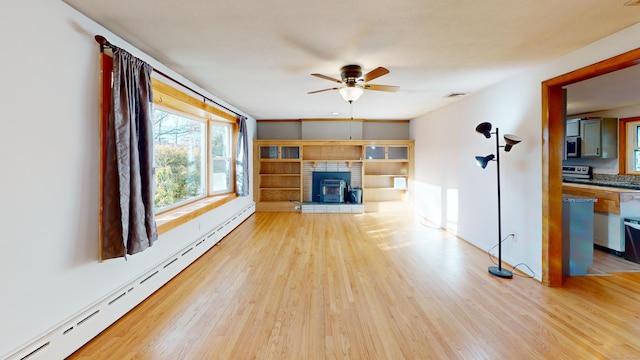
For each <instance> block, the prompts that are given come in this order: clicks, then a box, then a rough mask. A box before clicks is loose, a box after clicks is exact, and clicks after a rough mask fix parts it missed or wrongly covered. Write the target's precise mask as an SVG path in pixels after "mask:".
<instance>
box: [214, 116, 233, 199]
mask: <svg viewBox="0 0 640 360" xmlns="http://www.w3.org/2000/svg"><path fill="white" fill-rule="evenodd" d="M207 125H208V128H207V130H208V132H209V138H208V140H209V142H208V145H209V154H208V155H209V169H208V170H209V172H208V175H209V176H210V179H211V181H209V193H210V194H211V195H220V194H225V193H229V192H235V186H236V181H235V180H236V168H235V161H234V159H235V158H237V153H236V147H237V146H235V145H236V141H237V138H238V136H237V134H236V136H235V137H234V133H233V126H232V125H231V124H229V123H223V122H219V121H210V122H209V123H208V124H207ZM214 125H215V126H224V127H226V128H228V129H229V130H228V135H229V139H228V140H229V142H228V144H227V150H226V152H227V156H225V157H214V156H213V154H212V152H211V148H212V141H213V136H212V135H211V133H212V127H213V126H214ZM216 160H218V161H220V160H225V161H228V169H229V171H228V174H229V181H228V186H227V188H225V189H223V190H216V189H214V184H213V176H214V161H216Z"/></svg>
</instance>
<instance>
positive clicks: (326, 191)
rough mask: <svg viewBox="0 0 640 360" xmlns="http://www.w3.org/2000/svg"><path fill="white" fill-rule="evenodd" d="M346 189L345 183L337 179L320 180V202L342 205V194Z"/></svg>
mask: <svg viewBox="0 0 640 360" xmlns="http://www.w3.org/2000/svg"><path fill="white" fill-rule="evenodd" d="M346 189H347V182H346V181H344V180H339V179H322V180H321V181H320V190H321V195H322V196H321V198H322V202H325V203H343V202H344V193H345V190H346Z"/></svg>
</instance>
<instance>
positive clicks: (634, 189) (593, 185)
mask: <svg viewBox="0 0 640 360" xmlns="http://www.w3.org/2000/svg"><path fill="white" fill-rule="evenodd" d="M614 185H615V184H610V183H607V184H604V183H601V182H597V181H595V182H594V181H590V180H581V181H576V180H563V181H562V186H571V187H576V188H583V189H591V190H606V191H613V192H618V193H640V185H637V184H634V185H615V186H614ZM622 186H625V187H622Z"/></svg>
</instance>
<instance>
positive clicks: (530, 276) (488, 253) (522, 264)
mask: <svg viewBox="0 0 640 360" xmlns="http://www.w3.org/2000/svg"><path fill="white" fill-rule="evenodd" d="M511 236H515V234H513V233H511V234H509V235H507V236H505V237H504V238H503V239H502V240H500V244H502V243H503V242H504V241H505V240H507V239H508V238H509V237H511ZM497 247H498V244H496V245H494V246H493V247H491V248H490V249H489V250H487V255H489V260H491V262H492V263H493V264H494V265H496V266H497V265H498V263H497V262H496V261H495V256H493V255H491V250H493V249H495V248H497ZM518 266H526V267H527V269H529V271H530V272H531V275H529V274H527V275H520V274H518V273H517V272H516V269H517V268H518ZM511 273H513V274H514V275H516V276H519V277H522V278H527V279H532V278H534V277H535V276H536V273H535V272H534V271H533V270H532V269H531V268H530V267H529V265H527V264H525V263H519V264H516V265H515V266H514V267H513V268H511Z"/></svg>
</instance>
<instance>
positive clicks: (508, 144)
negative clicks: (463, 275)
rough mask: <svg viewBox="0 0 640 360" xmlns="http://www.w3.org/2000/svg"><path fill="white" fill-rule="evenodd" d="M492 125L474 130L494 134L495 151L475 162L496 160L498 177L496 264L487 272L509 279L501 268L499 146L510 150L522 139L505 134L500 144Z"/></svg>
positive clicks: (482, 164) (509, 272)
mask: <svg viewBox="0 0 640 360" xmlns="http://www.w3.org/2000/svg"><path fill="white" fill-rule="evenodd" d="M491 128H492V125H491V123H488V122H483V123H481V124H480V125H478V126H476V131H477V132H479V133H481V134H483V135H484V137H486V138H487V139H489V138H491V134H495V135H496V153H495V155H494V154H490V155H487V156H476V164H478V166H480V167H481V168H483V169H484V168H486V167H487V165H488V164H489V161H495V162H496V171H497V177H498V266H489V273H490V274H491V275H494V276H497V277H501V278H507V279H511V278H512V277H513V273H512V272H511V271H509V270H506V269H503V268H502V220H501V214H500V148H501V147H502V148H504V151H505V152H509V151H511V148H512V147H513V145H515V144H517V143H519V142H520V141H522V139H521V138H519V137H517V136H515V135H509V134H507V135H505V136H504V141H505V145H500V131H499V130H498V128H496V131H495V132H491Z"/></svg>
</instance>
